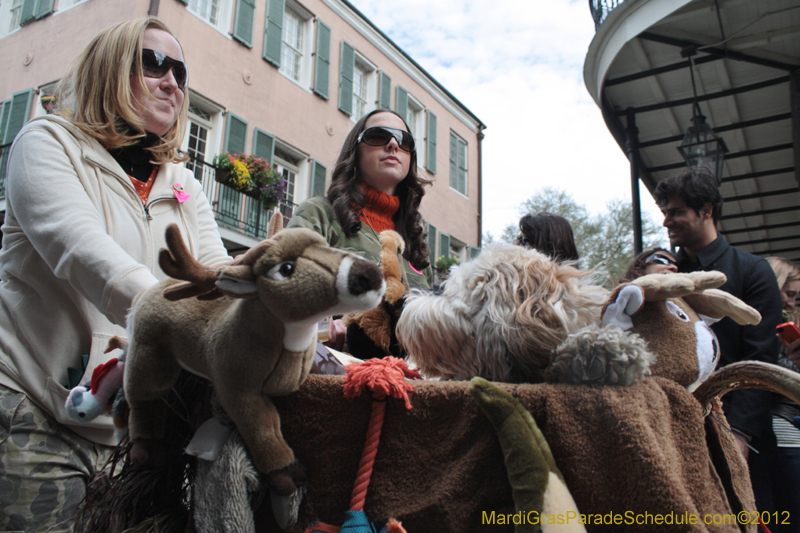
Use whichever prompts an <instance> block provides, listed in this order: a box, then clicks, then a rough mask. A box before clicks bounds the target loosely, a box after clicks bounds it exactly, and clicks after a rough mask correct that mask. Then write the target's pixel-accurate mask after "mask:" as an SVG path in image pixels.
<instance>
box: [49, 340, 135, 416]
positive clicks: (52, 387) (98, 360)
mask: <svg viewBox="0 0 800 533" xmlns="http://www.w3.org/2000/svg"><path fill="white" fill-rule="evenodd" d="M113 336H114V335H110V334H107V333H92V345H91V348H90V349H89V361H88V362H87V364H86V369H85V371H84V373H83V376H81V380H80V384H81V385H83V384H84V383H86V382H87V381H89V380H91V378H92V373H93V372H94V369H95V368H97V367H98V366H100V365H101V364H103V363H106V362H108V361H110V360H111V359H114V358H115V357H116V358H119V357H120V356H121V355H122V353H123V352H122V350H120V349H115V350H112V351H111V352H109V353H105V350H106V347H107V346H108V341H109V340H111V337H113ZM69 392H70V391H69V389H67V388H65V387H63V386H62V385H61V384H60V383H58V382H57V381H56V380H54V379H53V378H52V377H48V378H47V387H46V389H45V392H44V398H42V400H43V401H44V402H45V404H46V405H48V406H49V407H50V409H51V412H52V413H53V415H54V416H55V418H56V420H58V421H59V422H60V423H62V424H65V425H75V424H78V423H80V425H82V426H85V427H94V428H111V427H113V420H112V418H111V416H110V415H108V414H105V413H102V414H100V415H99V416H98V417H97V418H95V419H94V420H91V421H89V422H76V421H75V420H73V419H71V418H70V417H69V416H68V415H67V411H66V409H65V407H64V404H65V403H66V401H67V396H69Z"/></svg>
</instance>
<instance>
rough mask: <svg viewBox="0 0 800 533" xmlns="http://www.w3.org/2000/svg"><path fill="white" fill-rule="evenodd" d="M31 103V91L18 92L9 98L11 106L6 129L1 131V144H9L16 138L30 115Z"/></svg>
mask: <svg viewBox="0 0 800 533" xmlns="http://www.w3.org/2000/svg"><path fill="white" fill-rule="evenodd" d="M32 102H33V89H28V90H27V91H20V92H18V93H15V94H14V96H12V97H11V106H10V108H9V110H8V118H6V121H7V123H6V127H5V128H4V130H3V142H2V144H9V143H10V142H12V141H13V140H14V137H16V136H17V133H19V130H21V129H22V126H24V125H25V123H26V122H28V117H30V113H31V103H32Z"/></svg>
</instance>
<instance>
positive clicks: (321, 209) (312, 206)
mask: <svg viewBox="0 0 800 533" xmlns="http://www.w3.org/2000/svg"><path fill="white" fill-rule="evenodd" d="M287 227H289V228H308V229H310V230H313V231H316V232H317V233H319V234H320V235H322V236H323V237H325V240H326V241H327V242H328V245H329V246H332V247H334V248H339V249H340V250H346V251H348V252H353V253H355V254H358V255H360V256H361V257H363V258H365V259H368V260H370V261H373V262H374V263H376V264H377V263H379V262H380V251H381V245H380V243H379V242H378V236H377V234H376V233H375V232H374V231H373V229H372V228H371V227H369V226H368V225H366V224H364V223H362V224H361V230H360V231H359V232H358V234H356V236H355V237H353V238H350V237H348V236H347V235H345V233H344V230H342V226H341V224H339V221H338V220H336V215H335V214H334V212H333V208H332V207H331V204H330V202H328V200H327V199H326V198H323V197H321V196H315V197H314V198H309V199H308V200H306V201H304V202H303V203H301V204H300V205H299V206H298V208H297V210H296V211H295V212H294V214H293V215H292V219H291V220H290V221H289V225H288V226H287ZM403 264H404V265H405V269H406V275H407V278H408V284H409V286H410V287H411V288H412V289H428V288H430V286H431V284H432V282H433V270H432V269H431V267H430V265H428V266H427V267H425V270H423V271H422V274H418V273H416V272H415V271H414V269H413V268H412V267H411V264H410V263H409V262H408V261H407V260H403Z"/></svg>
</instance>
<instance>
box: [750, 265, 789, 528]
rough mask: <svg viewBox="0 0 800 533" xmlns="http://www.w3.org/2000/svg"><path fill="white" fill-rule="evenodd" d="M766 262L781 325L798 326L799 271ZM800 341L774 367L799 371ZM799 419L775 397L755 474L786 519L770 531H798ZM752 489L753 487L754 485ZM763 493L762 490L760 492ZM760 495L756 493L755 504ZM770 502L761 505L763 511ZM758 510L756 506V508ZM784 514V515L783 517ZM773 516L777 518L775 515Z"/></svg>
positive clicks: (784, 350) (786, 402)
mask: <svg viewBox="0 0 800 533" xmlns="http://www.w3.org/2000/svg"><path fill="white" fill-rule="evenodd" d="M767 262H769V265H770V266H771V267H772V270H773V271H774V272H775V277H776V278H777V280H778V287H780V290H781V305H782V307H783V319H784V321H785V322H794V323H795V324H800V322H798V319H799V318H800V313H798V309H797V305H796V300H797V296H798V294H800V269H798V268H797V267H796V266H794V265H793V264H792V263H791V262H789V261H787V260H786V259H783V258H781V257H768V258H767ZM798 356H800V341H795V342H792V343H790V344H789V345H787V346H783V347H782V349H781V352H780V354H779V356H778V364H779V365H781V366H784V367H786V368H789V369H790V370H793V371H795V372H800V369H798V365H797V363H798V362H800V357H798ZM798 416H800V406H798V405H797V404H796V403H795V402H793V401H791V400H789V399H788V398H786V397H784V396H778V395H776V396H775V398H774V401H773V404H772V432H773V434H774V441H773V442H772V443H771V444H772V446H770V447H768V446H766V445H765V446H764V447H763V448H764V449H761V450H759V451H760V452H761V453H760V454H759V459H760V461H762V464H761V465H760V466H759V468H758V470H759V474H761V475H762V476H763V477H764V478H765V480H764V484H765V485H768V487H769V488H770V489H771V490H770V491H768V492H767V493H766V495H764V496H762V498H770V497H771V499H772V501H771V506H772V507H771V509H772V510H773V511H776V512H777V513H778V515H781V514H782V515H783V516H789V517H791V518H790V519H789V520H780V521H779V522H778V523H773V524H772V525H770V526H769V527H770V531H772V532H773V533H778V532H789V531H791V532H798V531H800V525H799V524H798V521H797V520H796V518H797V517H800V429H798V428H797V427H796V426H795V425H794V424H793V421H794V419H795V417H798ZM754 487H755V484H754ZM761 492H762V493H763V491H761ZM760 495H761V494H760V493H759V492H756V500H757V501H756V504H758V503H759V502H758V498H759V496H760ZM769 504H770V502H765V505H764V507H765V509H766V508H768V507H767V505H769ZM760 508H761V507H759V509H760ZM787 513H788V514H787ZM776 516H777V515H776Z"/></svg>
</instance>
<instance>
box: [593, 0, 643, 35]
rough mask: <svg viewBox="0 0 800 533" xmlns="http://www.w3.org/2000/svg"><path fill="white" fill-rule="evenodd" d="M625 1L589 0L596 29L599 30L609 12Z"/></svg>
mask: <svg viewBox="0 0 800 533" xmlns="http://www.w3.org/2000/svg"><path fill="white" fill-rule="evenodd" d="M628 1H629V2H630V1H632V0H628ZM623 2H625V0H589V10H590V11H591V12H592V19H593V20H594V31H597V30H599V29H600V26H602V25H603V21H605V20H606V17H608V14H609V13H611V12H612V11H613V10H614V9H615V8H616V7H618V6H619V5H620V4H622V3H623Z"/></svg>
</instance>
